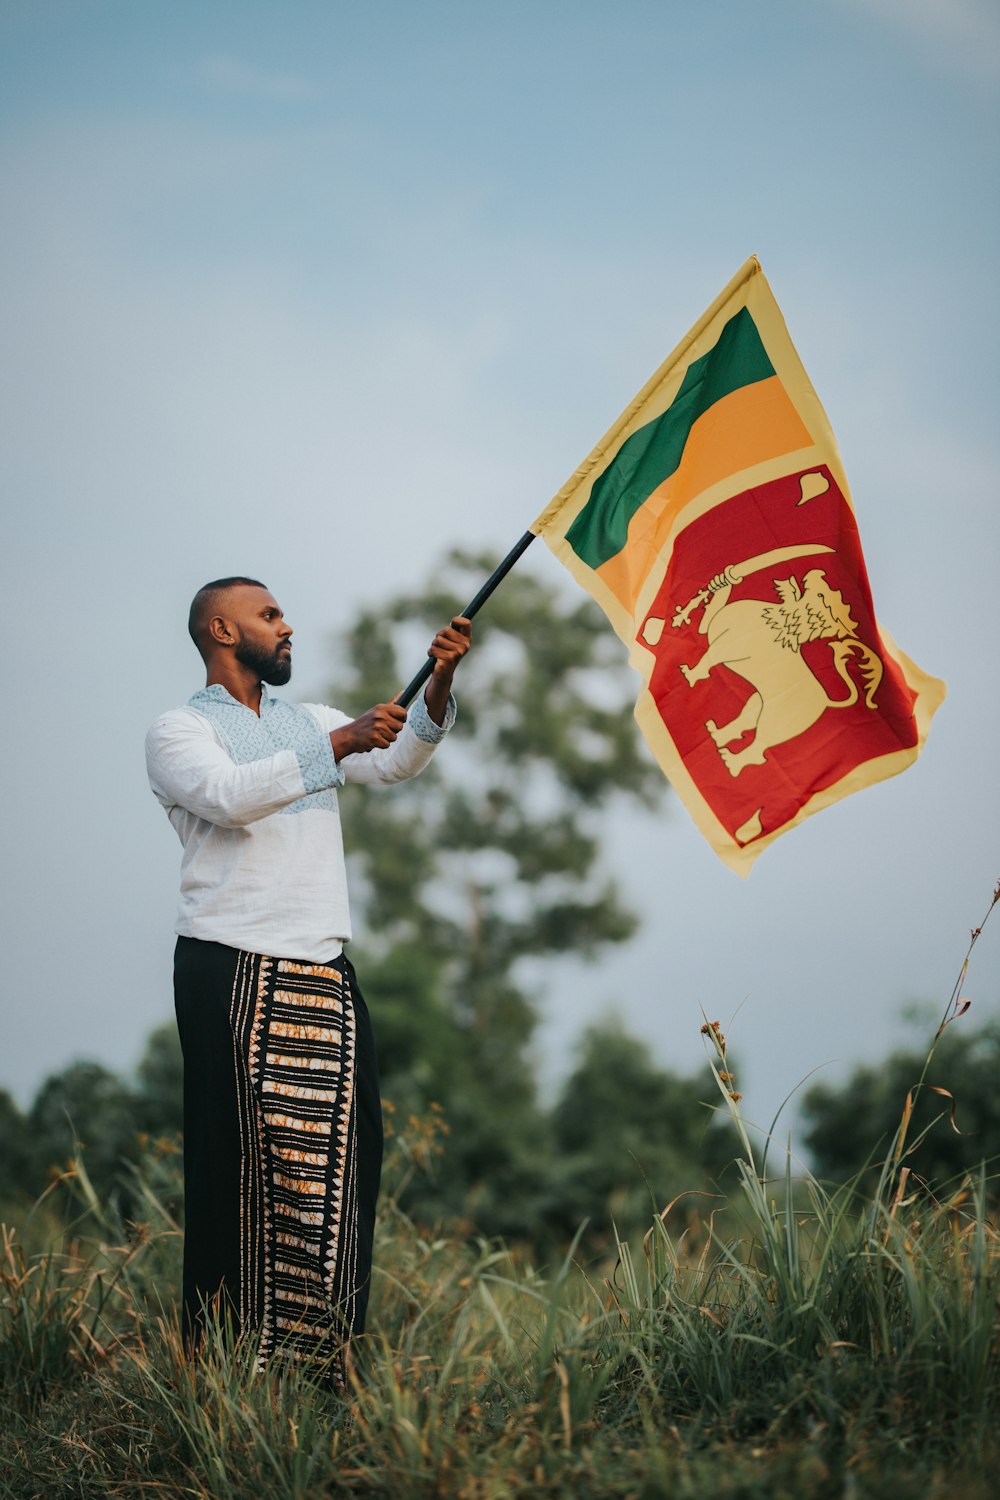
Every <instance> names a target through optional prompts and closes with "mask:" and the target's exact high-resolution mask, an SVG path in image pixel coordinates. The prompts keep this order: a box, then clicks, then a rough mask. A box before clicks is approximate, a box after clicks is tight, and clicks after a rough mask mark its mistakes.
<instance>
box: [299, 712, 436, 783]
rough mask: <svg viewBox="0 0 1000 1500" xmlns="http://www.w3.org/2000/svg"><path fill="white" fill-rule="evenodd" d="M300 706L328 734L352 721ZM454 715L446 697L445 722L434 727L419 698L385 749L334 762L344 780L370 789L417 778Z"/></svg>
mask: <svg viewBox="0 0 1000 1500" xmlns="http://www.w3.org/2000/svg"><path fill="white" fill-rule="evenodd" d="M302 706H303V708H307V709H308V710H309V712H310V713H311V714H312V715H313V717H314V718H315V719H316V720H317V721H318V723H319V724H320V727H321V728H322V729H324V730H325V731H326V732H327V734H330V733H332V732H333V730H335V729H342V728H343V727H344V725H345V724H349V723H350V722H351V718H350V715H349V714H345V713H341V712H340V711H339V710H338V709H333V708H326V707H325V706H324V705H323V704H319V703H304V704H303V705H302ZM455 715H456V708H455V700H454V698H453V697H449V699H448V708H447V711H446V713H445V721H444V723H443V724H435V723H434V721H433V719H432V718H431V716H430V714H429V713H428V712H427V708H426V705H425V704H424V700H423V698H422V697H421V698H418V699H417V701H416V702H415V703H414V704H413V706H412V708H411V709H410V712H409V716H408V717H407V720H406V723H405V724H404V725H403V728H402V729H401V731H400V733H399V734H398V735H397V737H396V739H395V740H393V742H392V744H391V745H389V746H388V747H387V748H386V749H384V750H366V751H364V752H363V753H362V754H359V755H345V756H344V758H343V760H341V761H338V762H337V764H338V766H339V768H340V770H341V771H342V772H343V776H344V780H345V781H356V782H363V783H366V784H367V785H369V786H378V785H382V786H391V785H393V784H394V783H395V782H398V781H407V780H408V779H409V778H410V777H411V776H417V775H419V773H420V772H421V771H422V770H423V769H424V767H425V766H426V764H427V762H428V761H429V760H430V758H431V756H432V755H433V754H434V749H435V747H436V746H437V745H438V744H440V742H441V741H442V740H443V739H444V737H445V735H446V734H447V733H448V731H449V730H450V729H451V726H452V725H453V724H454V722H455Z"/></svg>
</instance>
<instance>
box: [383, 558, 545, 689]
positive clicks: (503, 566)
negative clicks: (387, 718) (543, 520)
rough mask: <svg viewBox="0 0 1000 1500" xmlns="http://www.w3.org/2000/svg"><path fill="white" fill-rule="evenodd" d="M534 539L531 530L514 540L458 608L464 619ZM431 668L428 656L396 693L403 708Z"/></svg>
mask: <svg viewBox="0 0 1000 1500" xmlns="http://www.w3.org/2000/svg"><path fill="white" fill-rule="evenodd" d="M534 540H535V533H534V532H533V531H526V532H525V533H524V535H523V536H522V537H521V539H520V541H519V542H516V543H515V545H514V546H513V547H511V549H510V551H509V552H508V553H507V556H506V557H505V558H504V560H503V562H502V563H500V565H499V566H498V567H496V568H494V569H493V572H492V573H491V574H490V576H489V578H487V580H486V582H485V583H484V584H483V586H482V588H481V589H480V590H479V593H478V594H477V595H476V596H475V598H474V599H471V600H470V601H469V603H468V604H467V605H466V606H465V608H464V609H462V610H459V614H460V615H463V616H464V617H465V619H467V620H471V619H472V617H473V615H474V614H477V613H478V612H479V610H480V609H482V607H483V605H484V604H485V603H486V601H487V599H488V598H489V597H490V595H491V594H492V592H493V590H494V589H495V588H496V586H497V584H498V583H501V582H502V581H503V579H505V578H506V577H507V574H508V573H509V572H510V570H511V568H512V567H513V566H514V564H515V563H516V562H517V560H518V558H519V557H520V556H521V554H522V552H526V551H527V550H528V548H529V547H530V546H531V543H532V542H533V541H534ZM433 670H434V661H433V658H432V657H428V658H427V660H426V661H425V662H424V664H423V666H422V667H421V668H420V671H419V672H418V673H417V675H416V677H414V678H413V680H412V681H411V682H408V683H407V684H406V686H405V688H404V689H403V691H402V692H401V693H397V694H396V702H397V703H399V704H401V705H402V707H403V708H408V707H409V706H410V704H411V703H412V702H413V699H414V698H415V697H416V696H417V694H418V693H419V691H420V689H421V688H422V687H423V685H424V683H425V682H426V681H427V679H428V677H429V676H430V675H431V673H432V672H433Z"/></svg>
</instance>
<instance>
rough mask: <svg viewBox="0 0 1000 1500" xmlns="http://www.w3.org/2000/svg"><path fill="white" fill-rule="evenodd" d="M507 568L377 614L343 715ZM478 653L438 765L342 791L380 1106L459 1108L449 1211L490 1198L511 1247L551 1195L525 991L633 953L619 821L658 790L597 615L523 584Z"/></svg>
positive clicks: (501, 606)
mask: <svg viewBox="0 0 1000 1500" xmlns="http://www.w3.org/2000/svg"><path fill="white" fill-rule="evenodd" d="M492 565H493V563H492V559H490V558H488V557H473V556H469V555H466V554H463V553H460V552H453V553H452V554H450V556H449V557H448V558H447V560H446V562H445V564H444V565H443V567H442V569H441V570H440V575H439V578H438V581H437V582H436V583H435V584H434V585H433V586H432V587H430V588H428V589H427V590H426V591H421V592H420V593H418V594H415V595H412V596H411V595H404V596H403V597H401V598H397V599H394V600H391V601H389V602H388V603H386V604H385V605H383V606H380V607H379V608H378V609H371V610H368V611H366V612H365V613H364V614H363V615H362V616H361V618H360V619H359V620H358V621H357V623H356V625H355V626H354V628H353V629H352V630H350V631H349V632H348V633H347V634H346V635H345V636H344V637H343V639H342V641H341V643H340V650H339V656H340V669H339V673H338V678H337V683H336V687H335V689H334V690H333V701H334V702H336V703H338V704H340V705H342V706H343V707H345V708H347V709H348V710H349V711H354V712H360V711H361V710H362V709H364V708H365V707H367V706H368V705H370V704H371V703H372V702H373V701H376V700H378V699H380V698H389V697H391V696H392V695H394V694H395V693H397V692H398V691H399V689H400V686H401V684H402V683H403V682H404V681H406V680H407V679H408V678H409V676H410V675H411V674H412V671H413V670H414V667H415V665H416V664H417V663H419V661H420V659H421V656H422V653H423V651H424V649H425V648H426V643H427V640H428V638H429V636H430V634H431V633H432V632H433V630H434V629H436V628H437V627H438V626H439V625H440V624H441V623H442V622H443V621H446V620H448V619H450V618H451V617H452V616H453V615H454V614H456V613H457V611H458V610H459V609H460V608H461V607H462V605H463V603H464V601H465V600H466V599H468V598H469V597H470V595H471V594H472V593H473V592H474V591H475V589H476V587H478V585H479V583H480V582H481V581H482V579H483V578H484V577H485V576H486V574H487V573H488V572H489V570H490V568H491V567H492ZM476 636H477V644H476V646H475V648H474V650H473V652H472V653H471V655H470V657H469V658H468V661H467V662H465V663H463V666H462V668H461V671H460V673H459V677H458V679H457V684H456V693H457V696H458V698H459V702H460V709H459V719H458V723H457V725H456V728H455V731H454V734H453V735H452V737H451V741H450V743H449V744H448V746H447V748H446V750H445V752H444V754H443V756H441V757H438V758H436V759H435V762H434V763H433V764H432V765H431V766H430V767H429V768H428V769H427V770H426V771H425V772H424V773H423V774H422V775H421V777H420V778H419V780H418V781H417V782H415V783H408V784H405V785H403V786H400V787H396V788H393V789H392V790H391V792H389V793H387V794H381V793H379V792H377V791H375V792H373V791H371V790H370V789H367V788H366V789H364V791H363V793H362V794H360V795H359V794H358V793H357V792H356V791H355V790H354V789H353V788H350V787H348V788H347V790H346V792H345V793H344V794H343V796H342V798H341V813H342V817H343V821H344V827H345V843H346V847H347V849H348V854H349V864H350V869H351V885H352V897H353V904H354V908H355V925H356V927H357V929H358V931H359V932H360V933H361V935H362V936H361V939H360V941H359V943H358V944H357V945H356V948H357V951H358V954H359V968H360V971H361V975H362V978H363V981H364V982H365V984H366V985H367V987H368V988H369V990H370V991H371V993H372V995H373V997H377V998H376V1006H375V1009H376V1019H377V1030H378V1037H379V1051H380V1057H381V1061H382V1069H383V1078H384V1087H385V1093H386V1095H387V1097H389V1098H391V1099H394V1101H395V1102H396V1103H397V1105H402V1107H404V1108H406V1107H409V1106H411V1105H415V1104H419V1103H421V1102H426V1101H427V1100H431V1099H434V1100H437V1101H438V1102H440V1104H441V1105H442V1106H443V1107H444V1110H445V1116H446V1118H447V1120H448V1122H449V1125H450V1128H451V1136H450V1140H449V1144H448V1158H449V1166H448V1174H447V1175H448V1179H449V1183H448V1184H444V1183H442V1185H441V1188H440V1190H439V1201H440V1202H441V1203H442V1204H444V1205H445V1206H447V1207H449V1208H451V1209H452V1210H455V1209H456V1208H458V1207H459V1203H458V1202H457V1201H456V1198H455V1194H454V1191H452V1189H454V1188H455V1187H461V1188H463V1189H467V1188H469V1187H471V1186H472V1185H473V1184H476V1185H477V1197H476V1212H477V1222H479V1223H480V1224H483V1223H484V1222H488V1223H489V1224H490V1226H491V1227H493V1228H495V1229H497V1231H498V1232H505V1233H517V1232H519V1231H521V1230H524V1229H527V1228H529V1227H530V1225H529V1224H528V1223H527V1219H528V1218H529V1217H530V1215H531V1213H532V1212H533V1207H532V1205H533V1204H534V1202H535V1201H536V1197H537V1192H538V1191H540V1190H541V1186H540V1185H541V1177H542V1175H543V1173H542V1167H541V1162H540V1152H539V1145H540V1142H542V1141H543V1138H544V1125H543V1122H542V1119H541V1115H540V1113H539V1111H538V1107H537V1101H536V1097H535V1083H534V1077H533V1073H532V1068H531V1064H530V1061H529V1058H528V1046H529V1043H530V1040H531V1036H532V1032H533V1029H534V1026H535V1022H536V1019H537V1008H536V1004H535V1001H534V999H533V998H532V995H531V993H530V991H529V978H530V980H532V981H533V982H534V984H535V985H538V984H540V983H541V982H542V978H543V976H544V973H545V967H546V965H547V964H548V963H549V962H550V961H551V960H553V959H556V958H558V957H559V956H561V955H565V954H572V955H573V956H574V957H583V956H588V957H589V956H593V955H595V954H596V953H598V952H600V951H601V950H602V949H603V948H604V947H606V946H607V945H609V944H613V943H618V942H621V941H623V940H624V939H625V938H627V937H628V936H630V934H631V933H632V932H633V930H634V928H635V925H636V923H635V918H634V916H633V914H632V913H631V912H629V911H628V910H627V909H626V908H625V906H624V905H623V903H622V901H621V898H620V895H619V893H618V891H617V889H616V887H615V884H614V881H613V880H611V879H610V878H609V877H608V876H607V874H606V873H605V872H603V871H602V868H601V861H600V857H599V851H600V842H601V834H602V828H603V827H605V826H606V824H605V823H604V816H605V814H606V812H607V809H608V808H609V807H611V806H613V805H615V804H618V805H624V804H626V803H628V802H632V803H635V802H636V801H639V802H642V803H644V804H645V805H647V806H650V807H652V806H656V805H659V803H660V800H661V797H662V795H663V791H664V782H663V779H662V776H661V774H660V772H659V771H658V770H657V769H656V767H655V766H654V765H653V763H652V761H651V760H650V758H649V757H648V756H647V754H646V753H645V751H644V749H643V748H642V747H641V745H640V742H639V739H638V734H637V732H636V729H635V725H634V721H633V718H632V713H631V702H630V695H631V692H632V690H633V681H632V679H631V678H630V676H629V673H628V672H627V671H626V670H625V663H624V661H623V659H622V650H621V646H620V644H619V643H618V642H617V641H616V639H615V637H614V636H613V634H612V632H611V631H610V630H609V629H608V625H607V622H606V621H605V619H604V617H603V616H602V615H601V614H600V612H599V611H598V610H597V608H596V606H594V605H593V604H592V603H591V602H590V601H589V600H586V599H582V598H581V599H574V600H573V601H572V602H571V603H568V604H567V603H565V602H563V601H562V599H560V598H557V597H555V596H554V595H553V594H552V593H550V592H549V590H547V589H546V588H545V587H544V586H543V585H542V584H540V583H539V582H538V581H537V580H536V579H535V578H534V577H533V576H532V575H531V573H530V572H528V571H527V570H526V569H524V567H523V565H522V567H521V568H519V569H518V570H517V571H515V572H514V573H513V574H511V575H510V577H509V578H507V579H506V580H505V582H504V583H503V585H502V587H501V588H500V589H499V590H498V591H497V593H496V594H495V595H494V596H493V598H492V599H491V600H490V603H489V606H488V609H487V611H486V612H484V616H483V617H481V619H480V620H479V621H477V625H476ZM463 1201H464V1195H463Z"/></svg>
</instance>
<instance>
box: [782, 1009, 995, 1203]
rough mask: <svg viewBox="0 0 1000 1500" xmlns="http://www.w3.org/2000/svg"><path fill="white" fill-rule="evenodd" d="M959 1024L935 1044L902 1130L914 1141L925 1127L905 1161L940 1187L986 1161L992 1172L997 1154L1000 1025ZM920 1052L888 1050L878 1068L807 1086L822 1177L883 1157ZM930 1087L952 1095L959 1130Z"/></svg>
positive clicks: (844, 1174) (811, 1143) (806, 1106)
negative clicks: (837, 1081)
mask: <svg viewBox="0 0 1000 1500" xmlns="http://www.w3.org/2000/svg"><path fill="white" fill-rule="evenodd" d="M963 1025H964V1023H963V1022H959V1023H958V1024H957V1025H956V1024H953V1025H952V1026H950V1027H949V1028H948V1030H947V1031H946V1032H945V1035H944V1036H943V1037H942V1039H941V1041H940V1042H939V1044H938V1047H937V1050H936V1051H935V1054H934V1057H933V1059H932V1061H931V1065H930V1068H929V1070H928V1075H927V1085H928V1086H927V1087H925V1088H923V1089H921V1091H920V1094H919V1096H918V1097H917V1099H916V1103H915V1107H914V1110H913V1117H912V1119H911V1121H910V1124H909V1126H908V1129H907V1142H908V1143H909V1144H912V1143H914V1142H915V1141H916V1140H917V1139H918V1137H919V1136H920V1135H921V1133H922V1132H923V1131H924V1130H925V1128H927V1127H928V1126H930V1129H929V1131H928V1133H927V1135H926V1137H925V1139H924V1140H923V1141H922V1142H921V1144H920V1145H919V1147H918V1148H917V1149H916V1151H914V1152H913V1154H912V1155H911V1156H908V1157H907V1158H906V1161H907V1165H909V1166H910V1167H911V1168H912V1169H913V1171H914V1173H916V1174H917V1175H918V1176H919V1177H921V1178H923V1179H924V1180H925V1181H926V1182H928V1183H931V1184H935V1185H938V1186H942V1185H944V1184H945V1183H947V1182H950V1181H952V1180H953V1179H955V1178H958V1177H960V1176H961V1174H963V1173H965V1172H968V1171H971V1170H974V1169H975V1168H976V1167H978V1165H979V1163H980V1162H981V1161H984V1160H985V1161H987V1162H992V1170H993V1172H994V1173H995V1172H996V1170H997V1165H998V1158H1000V1097H998V1094H997V1088H996V1080H997V1073H998V1069H1000V1023H998V1022H996V1021H994V1022H991V1023H990V1024H989V1025H986V1026H984V1027H982V1028H981V1029H980V1030H979V1031H978V1032H976V1031H965V1030H962V1029H961V1028H962V1026H963ZM925 1056H926V1053H925V1052H921V1051H918V1050H916V1049H912V1050H911V1049H906V1050H901V1051H897V1052H893V1053H892V1054H891V1055H890V1056H889V1057H887V1058H886V1059H885V1060H884V1061H883V1062H881V1063H879V1064H877V1065H875V1066H871V1065H869V1064H864V1065H863V1066H859V1067H856V1068H854V1070H853V1071H852V1073H851V1075H850V1077H849V1078H848V1079H847V1082H846V1083H844V1084H843V1085H841V1086H840V1087H836V1086H835V1085H831V1084H827V1083H822V1084H817V1085H815V1086H814V1087H813V1088H811V1089H810V1090H809V1092H808V1093H807V1094H806V1096H805V1099H804V1100H803V1114H804V1116H805V1120H806V1124H807V1132H806V1137H805V1139H806V1144H807V1145H808V1147H809V1149H810V1151H811V1152H812V1155H813V1159H814V1162H815V1167H816V1172H817V1174H818V1175H819V1176H821V1177H829V1178H832V1179H834V1180H838V1181H846V1180H847V1179H849V1178H850V1177H853V1176H854V1174H855V1173H857V1172H860V1171H862V1169H863V1168H864V1167H865V1165H866V1163H868V1162H869V1161H871V1160H874V1161H876V1162H881V1161H882V1160H883V1159H884V1157H885V1154H886V1152H887V1151H888V1149H889V1147H890V1145H891V1143H892V1139H893V1135H894V1133H895V1131H896V1128H897V1127H898V1125H899V1122H900V1118H901V1116H902V1112H903V1106H904V1103H905V1100H906V1096H907V1094H908V1092H909V1090H910V1089H911V1088H912V1087H913V1086H914V1085H915V1084H916V1082H917V1080H918V1079H919V1077H920V1074H921V1071H922V1069H923V1065H924V1058H925ZM932 1086H933V1087H938V1088H944V1089H947V1090H948V1092H949V1093H950V1094H951V1095H953V1096H954V1111H955V1115H954V1124H955V1126H957V1131H956V1129H955V1128H953V1126H952V1123H951V1119H950V1114H951V1104H952V1101H951V1100H950V1099H949V1098H948V1097H947V1096H946V1095H943V1094H937V1093H934V1092H933V1091H932ZM936 1117H937V1118H936ZM932 1121H935V1123H933V1124H932V1123H931V1122H932ZM958 1131H961V1134H959V1133H958Z"/></svg>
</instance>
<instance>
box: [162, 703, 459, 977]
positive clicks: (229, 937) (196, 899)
mask: <svg viewBox="0 0 1000 1500" xmlns="http://www.w3.org/2000/svg"><path fill="white" fill-rule="evenodd" d="M454 721H455V704H454V700H453V699H451V698H449V701H448V709H447V713H446V715H445V723H444V725H443V726H439V725H437V724H435V723H434V721H433V720H432V719H431V717H430V715H429V714H428V712H427V709H426V706H425V704H424V700H423V698H422V697H421V698H419V699H418V700H417V702H416V703H415V704H414V705H413V707H412V708H411V710H410V714H409V717H408V718H407V720H406V723H405V724H404V726H403V728H402V729H401V730H400V733H399V735H398V736H397V738H396V739H395V740H394V741H393V743H392V744H391V745H390V746H389V747H388V749H385V750H369V751H367V752H365V753H364V754H360V755H348V756H345V757H344V758H343V760H341V761H339V762H338V761H337V760H336V759H335V758H334V754H333V750H332V748H331V746H330V739H329V736H330V732H331V731H332V730H334V729H340V728H342V727H343V726H344V725H345V724H349V723H350V722H351V716H350V715H349V714H345V713H341V712H340V711H339V710H337V709H335V708H327V707H325V706H324V705H323V704H319V703H301V704H291V703H283V702H281V701H280V700H278V699H276V698H268V697H267V696H266V694H265V692H264V691H263V690H262V693H261V705H260V716H259V717H258V716H257V714H255V713H254V712H253V710H252V709H250V708H246V707H244V706H243V704H241V703H237V701H236V699H235V698H233V697H231V695H230V694H229V693H228V692H227V691H226V689H225V688H224V687H222V686H220V685H219V684H214V685H213V686H211V687H208V688H203V689H202V691H201V692H198V693H195V695H194V697H193V698H191V699H190V701H189V702H188V703H187V704H186V705H185V707H184V708H175V709H172V710H170V712H169V713H165V714H163V715H161V717H160V718H159V719H157V720H156V722H155V723H154V724H153V725H152V727H151V728H150V730H149V733H148V734H147V736H146V768H147V771H148V773H149V784H150V786H151V787H152V789H153V792H154V794H155V795H156V797H157V799H158V801H159V802H160V804H161V806H163V807H164V808H165V809H166V813H167V816H168V817H169V819H170V821H171V823H172V824H173V826H174V828H175V829H176V831H177V834H178V836H179V838H180V841H181V843H182V845H183V846H184V854H183V857H182V860H181V903H180V911H179V912H178V916H177V929H176V930H177V932H178V933H179V934H180V935H181V936H183V937H193V938H201V939H203V940H207V941H210V942H216V943H224V944H225V945H226V946H227V947H230V948H243V949H246V950H248V951H249V952H251V953H267V954H271V955H273V956H274V957H276V958H293V959H302V960H305V961H307V962H311V963H330V962H331V961H332V960H333V959H335V958H336V957H337V955H338V954H339V953H340V952H341V951H342V947H343V944H344V943H345V942H346V941H347V940H348V938H349V937H350V936H351V920H350V912H349V909H348V901H347V872H346V869H345V866H344V846H343V839H342V836H341V832H340V814H339V812H338V809H337V792H336V788H337V787H339V786H343V784H344V783H345V781H362V782H368V783H369V784H376V785H386V784H391V783H392V782H396V781H405V780H406V779H407V778H408V777H410V776H416V775H417V773H418V772H419V771H422V770H423V768H424V766H425V765H426V764H427V762H428V761H429V760H430V758H431V755H432V754H433V752H434V747H435V745H436V744H437V743H438V742H439V741H440V740H441V739H443V738H444V735H445V734H446V733H447V731H448V730H449V729H450V728H451V726H452V724H453V723H454Z"/></svg>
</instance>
